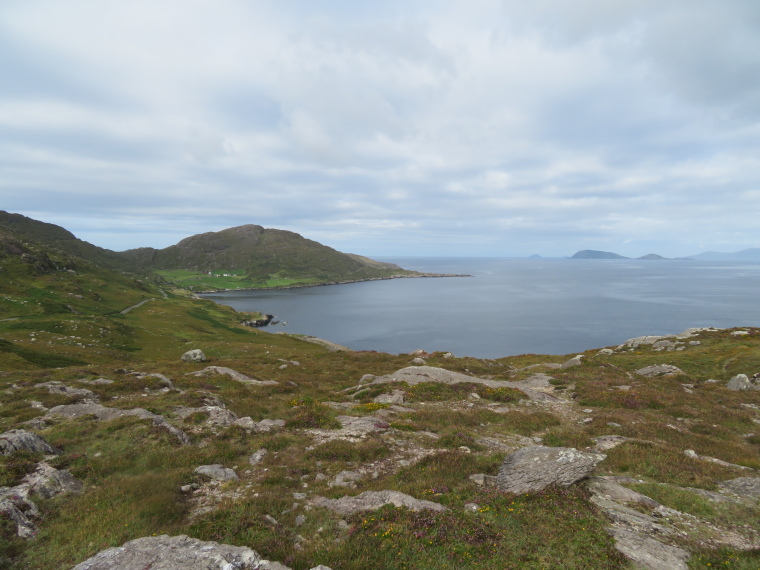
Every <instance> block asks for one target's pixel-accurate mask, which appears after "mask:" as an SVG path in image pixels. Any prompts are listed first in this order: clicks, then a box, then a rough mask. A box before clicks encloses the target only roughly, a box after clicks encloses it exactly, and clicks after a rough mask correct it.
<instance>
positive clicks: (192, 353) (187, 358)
mask: <svg viewBox="0 0 760 570" xmlns="http://www.w3.org/2000/svg"><path fill="white" fill-rule="evenodd" d="M180 359H181V360H182V362H206V355H205V354H203V351H202V350H200V349H199V348H195V349H193V350H188V351H187V352H186V353H185V354H183V355H182V356H181V357H180Z"/></svg>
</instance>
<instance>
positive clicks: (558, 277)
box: [203, 257, 760, 358]
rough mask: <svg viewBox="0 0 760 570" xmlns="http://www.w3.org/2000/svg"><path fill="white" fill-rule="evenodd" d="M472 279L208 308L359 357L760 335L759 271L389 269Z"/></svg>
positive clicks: (303, 293) (561, 263) (250, 295)
mask: <svg viewBox="0 0 760 570" xmlns="http://www.w3.org/2000/svg"><path fill="white" fill-rule="evenodd" d="M381 260H382V261H390V262H392V263H397V264H398V265H400V266H402V267H404V268H405V269H413V270H417V271H421V272H430V273H454V274H468V275H470V276H469V277H440V278H415V279H391V280H382V281H366V282H362V283H348V284H342V285H329V286H322V287H306V288H298V289H283V290H265V291H262V290H258V291H229V292H220V293H213V294H205V295H203V297H205V298H207V299H211V300H213V301H216V302H217V303H221V304H225V305H230V306H232V307H234V308H235V309H237V310H239V311H260V312H262V313H268V314H272V315H275V320H277V321H279V323H278V324H274V325H269V326H267V327H263V328H261V329H260V330H263V331H268V332H271V333H278V332H284V333H295V334H306V335H312V336H316V337H319V338H323V339H325V340H329V341H332V342H335V343H338V344H341V345H344V346H347V347H348V348H350V349H353V350H375V351H379V352H387V353H393V354H400V353H409V352H412V351H414V350H416V349H422V350H425V351H427V352H433V351H446V352H452V353H453V354H454V355H456V356H472V357H476V358H500V357H504V356H511V355H517V354H528V353H533V354H574V353H577V352H581V351H584V350H588V349H593V348H601V347H607V346H615V345H618V344H620V343H622V342H624V341H625V340H627V339H629V338H633V337H637V336H642V335H664V334H674V333H679V332H681V331H683V330H685V329H687V328H692V327H710V326H712V327H718V328H732V327H752V326H755V327H756V326H760V302H758V301H759V300H760V299H759V297H760V263H746V262H726V261H723V262H719V261H709V262H708V261H694V260H628V259H625V260H583V259H547V258H527V259H526V258H412V257H406V258H382V259H381Z"/></svg>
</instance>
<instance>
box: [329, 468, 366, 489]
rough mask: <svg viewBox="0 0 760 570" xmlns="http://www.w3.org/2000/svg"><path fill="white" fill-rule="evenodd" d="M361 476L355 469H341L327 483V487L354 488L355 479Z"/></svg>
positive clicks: (357, 479)
mask: <svg viewBox="0 0 760 570" xmlns="http://www.w3.org/2000/svg"><path fill="white" fill-rule="evenodd" d="M361 478H362V475H361V473H357V472H356V471H341V472H340V473H338V474H337V475H336V476H335V479H333V480H332V481H330V483H328V486H329V487H351V488H352V489H353V488H356V481H359V480H360V479H361Z"/></svg>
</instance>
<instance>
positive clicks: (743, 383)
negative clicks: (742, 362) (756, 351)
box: [726, 374, 757, 391]
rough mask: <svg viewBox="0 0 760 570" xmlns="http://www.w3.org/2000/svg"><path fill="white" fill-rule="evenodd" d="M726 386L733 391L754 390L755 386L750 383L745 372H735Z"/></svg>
mask: <svg viewBox="0 0 760 570" xmlns="http://www.w3.org/2000/svg"><path fill="white" fill-rule="evenodd" d="M726 388H728V389H729V390H734V391H742V390H754V389H756V388H757V387H756V386H755V385H754V384H753V383H752V381H751V380H750V379H749V377H748V376H747V375H746V374H737V375H736V376H734V377H733V378H731V380H729V381H728V384H726Z"/></svg>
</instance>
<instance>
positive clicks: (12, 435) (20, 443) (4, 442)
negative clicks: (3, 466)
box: [0, 429, 60, 455]
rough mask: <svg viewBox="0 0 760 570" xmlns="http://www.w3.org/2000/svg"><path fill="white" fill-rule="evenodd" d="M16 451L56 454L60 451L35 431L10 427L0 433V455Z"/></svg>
mask: <svg viewBox="0 0 760 570" xmlns="http://www.w3.org/2000/svg"><path fill="white" fill-rule="evenodd" d="M17 451H31V452H32V453H44V454H45V455H56V454H59V453H60V451H59V450H57V449H56V448H55V447H53V446H52V445H50V444H49V443H48V442H47V441H45V440H44V439H42V438H41V437H40V436H38V435H37V434H36V433H32V432H30V431H26V430H25V429H12V430H10V431H6V432H5V433H3V434H0V455H11V454H13V453H15V452H17Z"/></svg>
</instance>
